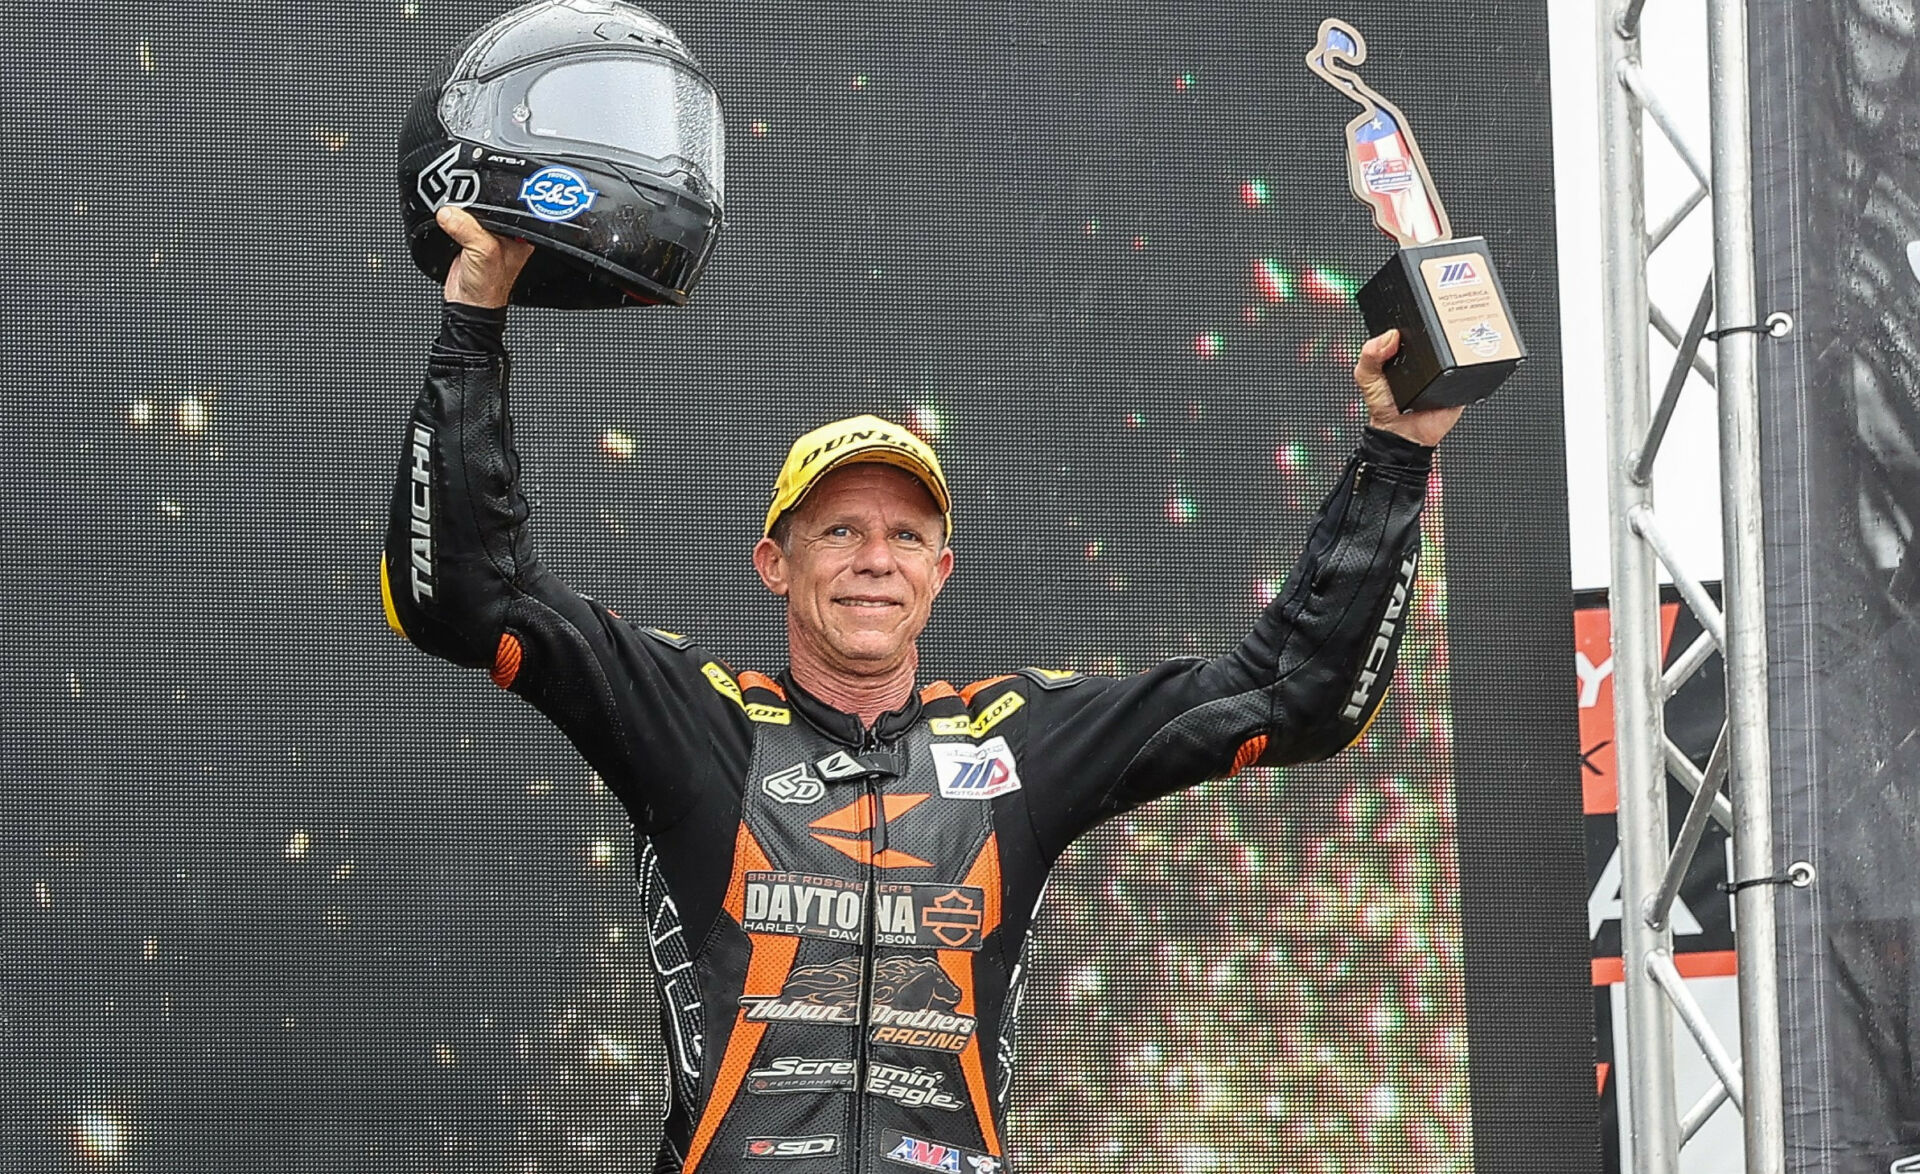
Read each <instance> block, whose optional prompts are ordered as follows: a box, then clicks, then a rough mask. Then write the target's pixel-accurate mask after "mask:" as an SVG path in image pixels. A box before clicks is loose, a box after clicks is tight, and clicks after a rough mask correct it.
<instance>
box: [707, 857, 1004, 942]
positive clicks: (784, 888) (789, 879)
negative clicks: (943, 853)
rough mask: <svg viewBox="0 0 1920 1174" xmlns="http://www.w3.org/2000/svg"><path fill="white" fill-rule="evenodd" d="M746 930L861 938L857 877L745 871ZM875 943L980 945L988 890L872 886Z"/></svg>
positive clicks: (860, 894)
mask: <svg viewBox="0 0 1920 1174" xmlns="http://www.w3.org/2000/svg"><path fill="white" fill-rule="evenodd" d="M746 880H747V888H746V903H745V904H746V907H745V909H744V910H743V912H744V913H745V915H746V916H745V917H743V918H742V919H741V922H740V928H742V929H744V930H746V931H747V932H748V933H772V934H784V935H787V936H789V937H800V938H825V939H826V940H828V941H834V942H851V943H858V942H859V941H861V940H862V936H863V935H862V932H861V931H862V929H863V927H864V924H865V921H866V917H865V913H866V908H865V901H864V900H863V896H864V892H863V886H862V885H861V884H860V882H859V881H850V880H843V879H841V878H840V877H834V876H812V875H808V874H805V873H797V872H749V873H747V878H746ZM874 902H875V908H874V917H873V940H874V943H875V944H876V945H881V946H895V947H904V948H907V949H920V950H978V949H979V948H980V946H981V943H982V936H981V932H980V931H981V929H982V928H983V927H984V926H985V910H986V905H987V897H986V891H985V890H984V889H981V888H979V887H977V886H975V885H945V884H926V883H915V882H909V881H887V882H883V883H881V884H878V885H875V886H874Z"/></svg>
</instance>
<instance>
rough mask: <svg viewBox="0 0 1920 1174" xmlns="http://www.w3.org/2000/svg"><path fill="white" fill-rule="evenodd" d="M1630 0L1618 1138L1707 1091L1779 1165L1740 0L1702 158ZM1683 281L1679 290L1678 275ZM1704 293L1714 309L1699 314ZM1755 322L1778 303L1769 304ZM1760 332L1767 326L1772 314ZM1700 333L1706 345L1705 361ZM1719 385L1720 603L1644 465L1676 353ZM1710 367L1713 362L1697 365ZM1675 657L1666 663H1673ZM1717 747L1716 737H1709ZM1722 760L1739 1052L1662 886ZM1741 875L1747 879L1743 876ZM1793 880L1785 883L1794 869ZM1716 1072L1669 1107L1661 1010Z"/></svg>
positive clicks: (1616, 344) (1623, 19) (1616, 189)
mask: <svg viewBox="0 0 1920 1174" xmlns="http://www.w3.org/2000/svg"><path fill="white" fill-rule="evenodd" d="M1644 4H1645V0H1600V3H1599V4H1598V5H1597V9H1598V16H1599V22H1598V23H1599V29H1598V34H1599V41H1600V44H1599V48H1600V63H1601V70H1600V124H1601V127H1600V129H1601V153H1602V159H1601V190H1602V195H1601V217H1602V221H1603V226H1602V227H1603V234H1604V235H1603V239H1604V242H1605V243H1604V248H1603V250H1602V257H1601V279H1602V286H1603V294H1602V298H1603V307H1604V324H1603V329H1604V335H1605V344H1606V357H1605V379H1606V399H1607V508H1608V524H1609V539H1610V549H1611V563H1612V572H1613V586H1612V590H1611V591H1610V593H1609V610H1610V612H1611V622H1612V628H1613V656H1614V723H1615V745H1616V750H1617V762H1618V781H1619V817H1618V824H1619V829H1620V859H1621V901H1622V906H1623V910H1624V914H1625V915H1624V916H1623V917H1622V919H1621V951H1622V954H1623V955H1624V958H1623V961H1624V966H1623V972H1624V978H1623V981H1624V983H1625V987H1626V992H1625V993H1626V1016H1625V1021H1624V1023H1623V1025H1622V1031H1621V1033H1620V1034H1621V1036H1623V1037H1624V1049H1623V1051H1624V1054H1623V1056H1622V1058H1621V1061H1620V1065H1619V1073H1620V1087H1621V1090H1622V1093H1623V1096H1624V1121H1625V1123H1626V1128H1627V1133H1628V1138H1627V1145H1626V1147H1625V1153H1626V1154H1627V1156H1628V1157H1627V1160H1628V1163H1629V1167H1628V1168H1629V1169H1630V1170H1631V1171H1632V1174H1677V1171H1678V1169H1679V1162H1680V1149H1681V1147H1682V1146H1684V1145H1685V1144H1686V1142H1687V1140H1688V1139H1689V1138H1691V1137H1692V1136H1693V1135H1694V1133H1695V1132H1696V1131H1697V1130H1698V1129H1699V1128H1700V1126H1701V1124H1703V1123H1704V1122H1705V1120H1706V1119H1707V1117H1708V1116H1710V1115H1711V1114H1712V1113H1713V1112H1714V1110H1715V1109H1717V1108H1719V1107H1720V1106H1721V1105H1722V1104H1727V1103H1731V1104H1733V1105H1734V1106H1735V1108H1736V1109H1737V1110H1738V1111H1739V1112H1740V1113H1741V1114H1742V1116H1743V1127H1744V1138H1745V1168H1746V1170H1747V1172H1748V1174H1782V1171H1784V1169H1785V1157H1784V1148H1785V1147H1784V1124H1783V1117H1782V1111H1781V1104H1782V1101H1781V1064H1780V1017H1779V971H1778V961H1777V959H1776V957H1775V953H1774V937H1775V923H1774V901H1775V891H1776V889H1777V887H1778V882H1779V881H1780V880H1781V879H1782V878H1780V877H1777V876H1775V875H1774V867H1773V842H1772V802H1773V797H1772V786H1771V783H1772V775H1771V764H1770V762H1769V759H1768V743H1767V732H1768V724H1767V650H1766V611H1765V598H1764V594H1763V579H1762V565H1761V556H1762V547H1761V518H1760V457H1759V416H1758V410H1757V396H1756V383H1755V365H1756V364H1755V351H1756V347H1757V345H1758V339H1759V336H1760V332H1761V331H1762V329H1763V326H1762V324H1761V323H1760V322H1759V321H1758V311H1757V310H1756V308H1755V305H1754V300H1755V298H1754V260H1753V240H1754V235H1753V205H1752V200H1753V194H1752V163H1751V140H1750V133H1751V132H1750V126H1749V121H1748V119H1749V113H1748V92H1747V85H1748V75H1747V44H1746V37H1747V27H1746V0H1706V8H1707V46H1708V62H1709V66H1708V68H1709V78H1708V92H1709V96H1710V98H1709V102H1710V105H1709V118H1708V122H1709V125H1710V127H1711V129H1712V144H1711V152H1710V156H1711V167H1710V169H1709V171H1708V173H1707V174H1704V175H1703V174H1702V168H1701V166H1700V164H1699V161H1698V156H1697V154H1696V153H1695V152H1694V151H1693V150H1692V149H1691V148H1690V147H1689V145H1688V144H1687V143H1686V142H1684V141H1683V140H1682V139H1681V137H1680V132H1679V129H1678V127H1677V125H1676V123H1675V121H1674V119H1673V118H1672V117H1671V115H1670V113H1669V108H1668V107H1667V106H1666V105H1665V104H1664V103H1662V102H1661V100H1660V98H1659V95H1658V94H1657V92H1656V89H1655V87H1654V86H1653V85H1652V84H1651V82H1650V79H1649V78H1648V77H1647V76H1646V75H1645V74H1644V73H1643V72H1642V71H1641V67H1640V40H1639V32H1640V30H1639V23H1640V16H1641V10H1642V8H1643V6H1644ZM1643 114H1645V115H1646V116H1647V117H1649V118H1650V119H1651V120H1652V121H1653V123H1654V125H1655V126H1656V127H1657V128H1658V129H1659V130H1660V131H1661V133H1662V134H1663V135H1664V136H1665V137H1666V138H1667V139H1668V141H1669V142H1670V143H1671V144H1672V146H1673V148H1674V149H1675V150H1676V151H1677V152H1678V153H1679V154H1680V156H1681V158H1682V159H1683V160H1684V161H1685V162H1686V163H1687V165H1688V167H1689V168H1690V169H1691V170H1692V171H1693V172H1694V174H1695V176H1696V177H1698V178H1700V179H1701V180H1703V181H1705V182H1707V183H1708V185H1709V188H1710V194H1711V197H1712V217H1713V272H1712V274H1710V275H1709V278H1708V281H1709V284H1708V287H1707V289H1706V290H1704V291H1702V292H1701V294H1700V295H1699V304H1698V309H1696V311H1695V314H1694V318H1693V321H1692V322H1691V323H1690V325H1689V327H1688V329H1687V331H1686V332H1685V334H1684V336H1683V335H1682V334H1681V333H1680V332H1679V331H1677V330H1675V329H1673V327H1672V324H1671V323H1670V322H1668V321H1667V320H1666V318H1665V316H1664V315H1663V314H1662V313H1661V312H1660V309H1659V307H1658V306H1657V305H1656V304H1654V301H1653V299H1652V298H1651V297H1650V296H1649V292H1648V288H1647V260H1648V256H1649V254H1650V253H1651V252H1652V251H1653V250H1654V249H1657V248H1658V247H1659V246H1660V244H1661V242H1662V241H1664V240H1665V239H1666V238H1667V236H1668V235H1669V234H1670V233H1671V232H1672V231H1673V229H1674V227H1676V226H1677V225H1678V223H1679V222H1680V221H1681V220H1682V219H1684V218H1685V217H1686V215H1687V214H1688V213H1689V212H1690V211H1692V209H1693V207H1694V206H1695V205H1697V204H1698V203H1699V202H1700V198H1699V195H1698V193H1695V194H1694V195H1693V196H1691V197H1690V198H1689V199H1688V200H1687V201H1686V202H1685V203H1684V204H1683V206H1682V207H1681V208H1679V209H1678V210H1676V211H1674V212H1672V213H1670V214H1668V215H1667V216H1666V217H1665V219H1663V221H1662V223H1661V228H1660V231H1659V232H1658V234H1657V235H1656V236H1655V237H1653V238H1650V237H1649V236H1648V233H1647V228H1646V197H1645V176H1644V169H1643V156H1642V143H1641V125H1642V123H1641V117H1642V115H1643ZM1689 292H1690V291H1689ZM1709 309H1712V310H1714V311H1715V312H1716V316H1717V317H1718V320H1719V323H1720V329H1718V330H1715V331H1706V330H1705V329H1704V327H1705V324H1706V315H1707V313H1708V311H1709ZM1765 325H1766V326H1768V327H1771V326H1773V325H1774V324H1773V323H1767V324H1765ZM1649 327H1652V328H1656V329H1659V330H1660V331H1661V333H1662V335H1663V336H1664V337H1666V338H1667V339H1668V341H1669V342H1672V343H1674V344H1675V346H1676V347H1677V353H1676V355H1675V357H1674V365H1673V373H1672V375H1671V376H1670V377H1669V379H1668V381H1667V390H1666V394H1665V395H1664V396H1663V397H1662V402H1661V405H1660V409H1659V411H1658V412H1657V413H1656V412H1655V411H1654V410H1653V408H1652V405H1651V402H1650V400H1651V397H1650V395H1649V387H1650V381H1649V373H1648V367H1647V364H1648V339H1647V333H1648V329H1649ZM1767 332H1768V333H1772V332H1773V331H1771V330H1769V331H1767ZM1703 337H1707V338H1712V339H1713V340H1714V342H1715V346H1716V355H1715V361H1714V362H1713V363H1712V364H1711V365H1710V366H1709V365H1708V364H1707V363H1706V362H1705V358H1704V356H1702V355H1700V354H1699V353H1698V347H1699V345H1700V343H1701V341H1702V339H1703ZM1690 369H1691V370H1693V371H1696V372H1698V373H1699V374H1701V376H1702V378H1703V380H1705V381H1708V382H1709V384H1710V386H1712V387H1714V389H1715V390H1716V392H1717V395H1718V399H1719V424H1720V461H1719V475H1720V486H1721V493H1720V500H1721V509H1722V515H1723V516H1722V521H1723V530H1722V534H1723V544H1724V549H1723V551H1722V554H1723V557H1724V571H1723V575H1722V598H1723V604H1724V606H1723V607H1722V608H1715V607H1714V605H1713V603H1712V601H1711V600H1710V599H1709V598H1708V597H1707V595H1706V593H1705V591H1704V589H1702V588H1701V587H1700V585H1699V582H1698V580H1697V579H1695V578H1694V577H1693V576H1691V575H1689V574H1688V573H1687V570H1686V567H1685V562H1686V559H1687V554H1688V552H1687V551H1685V550H1680V549H1676V548H1675V547H1674V546H1673V545H1671V544H1670V543H1668V542H1666V541H1665V540H1664V539H1663V537H1662V534H1663V532H1662V530H1661V527H1660V526H1659V524H1658V521H1657V517H1658V515H1657V513H1656V509H1655V500H1654V485H1653V479H1652V477H1651V476H1650V474H1651V471H1652V469H1653V467H1654V459H1655V457H1656V456H1657V455H1658V449H1659V446H1660V442H1661V440H1662V439H1663V437H1664V434H1665V425H1666V421H1667V418H1668V417H1669V416H1670V415H1671V413H1672V410H1673V401H1674V400H1675V399H1676V398H1677V396H1678V395H1679V393H1680V390H1681V387H1682V385H1683V384H1684V383H1685V382H1686V381H1687V374H1688V371H1689V370H1690ZM1709 373H1710V374H1709ZM1661 565H1664V566H1665V567H1666V570H1667V573H1668V576H1669V577H1670V578H1671V579H1672V580H1673V581H1674V582H1675V583H1676V584H1678V585H1679V586H1680V587H1681V588H1682V596H1683V598H1684V599H1685V600H1686V602H1687V605H1688V606H1689V607H1690V608H1691V609H1692V610H1693V611H1694V612H1695V613H1696V616H1697V618H1698V619H1699V620H1700V623H1701V627H1702V629H1703V633H1704V634H1703V636H1702V638H1701V640H1700V641H1698V642H1696V644H1695V645H1694V647H1693V648H1690V649H1689V650H1688V651H1687V653H1686V655H1685V656H1684V657H1683V658H1682V660H1683V661H1684V662H1685V664H1686V668H1685V671H1684V672H1683V673H1678V674H1677V675H1678V676H1680V677H1684V676H1686V675H1691V673H1692V671H1693V670H1694V669H1697V668H1698V667H1699V665H1700V663H1701V662H1702V661H1704V660H1705V659H1706V658H1707V657H1708V656H1710V655H1711V654H1712V652H1713V651H1715V650H1716V646H1717V650H1718V651H1719V652H1720V653H1721V655H1722V656H1723V658H1724V665H1725V671H1726V691H1727V725H1726V728H1725V729H1724V730H1723V731H1722V734H1721V738H1720V741H1719V743H1718V744H1717V746H1716V750H1715V754H1714V762H1713V763H1711V764H1710V765H1709V767H1708V770H1707V772H1706V774H1705V775H1704V776H1703V775H1702V774H1701V772H1700V771H1698V770H1697V769H1695V768H1694V766H1693V764H1692V763H1691V762H1688V761H1686V760H1685V759H1684V757H1682V758H1680V759H1679V760H1678V761H1677V762H1675V761H1671V759H1672V754H1671V747H1670V744H1669V743H1668V741H1667V738H1666V733H1665V725H1664V721H1663V715H1662V707H1663V706H1664V704H1665V701H1666V699H1667V697H1668V696H1670V695H1671V694H1672V692H1673V691H1674V688H1675V687H1677V685H1676V686H1669V685H1666V684H1663V681H1662V672H1661V664H1660V654H1661V649H1660V628H1661V625H1660V594H1659V579H1658V569H1659V567H1660V566H1661ZM1676 668H1679V666H1676ZM1722 750H1724V757H1723V753H1722ZM1723 763H1724V768H1725V770H1726V774H1727V788H1726V792H1727V798H1728V799H1729V800H1730V801H1731V809H1732V825H1733V841H1734V845H1733V846H1734V861H1735V864H1734V869H1735V873H1734V877H1735V881H1736V888H1735V898H1734V900H1735V908H1734V912H1735V926H1734V933H1735V937H1734V946H1735V951H1736V955H1737V958H1738V971H1737V974H1738V984H1739V1004H1740V1045H1741V1046H1740V1054H1739V1056H1738V1057H1737V1058H1736V1057H1734V1056H1733V1055H1731V1054H1730V1053H1729V1051H1728V1050H1727V1049H1726V1047H1725V1046H1724V1044H1723V1043H1722V1042H1721V1041H1720V1040H1719V1039H1718V1038H1717V1037H1716V1036H1715V1035H1714V1033H1713V1029H1712V1026H1711V1025H1710V1024H1709V1023H1708V1022H1707V1021H1706V1019H1705V1016H1704V1015H1702V1014H1701V1012H1700V1009H1699V1007H1698V1006H1697V1005H1696V1004H1695V1003H1694V1001H1693V999H1692V997H1691V996H1690V995H1689V994H1688V993H1687V991H1686V988H1685V985H1684V983H1683V982H1682V980H1681V979H1680V976H1679V972H1678V971H1677V970H1676V969H1675V966H1674V962H1673V942H1672V937H1671V931H1670V929H1669V927H1668V925H1667V918H1666V912H1667V906H1668V903H1669V902H1670V901H1671V897H1672V893H1671V890H1672V889H1673V888H1674V887H1675V885H1676V884H1677V878H1678V877H1679V876H1681V875H1683V874H1684V873H1685V871H1686V868H1687V865H1688V863H1689V862H1690V860H1691V857H1692V854H1693V852H1694V849H1695V847H1696V846H1697V845H1698V843H1699V838H1700V835H1699V833H1700V831H1701V830H1702V828H1703V827H1704V825H1705V822H1706V819H1707V817H1708V814H1709V812H1710V811H1711V810H1712V807H1713V805H1715V804H1717V803H1718V801H1719V800H1718V797H1717V796H1716V795H1715V794H1714V791H1715V790H1716V789H1717V788H1718V786H1719V777H1718V772H1719V770H1720V769H1721V767H1722V764H1723ZM1669 771H1672V772H1673V773H1674V774H1675V777H1677V778H1680V780H1681V781H1682V782H1690V783H1692V784H1694V786H1695V789H1696V790H1697V791H1698V793H1699V797H1698V798H1697V799H1696V802H1695V805H1694V807H1693V809H1691V810H1690V811H1689V814H1688V821H1687V826H1686V828H1684V829H1683V831H1682V834H1681V837H1680V840H1679V843H1678V844H1677V845H1676V844H1674V843H1673V842H1672V841H1670V840H1669V838H1668V828H1669V824H1668V816H1667V787H1668V783H1667V776H1668V772H1669ZM1743 882H1744V883H1743ZM1795 883H1800V882H1798V881H1796V882H1795ZM1676 1015H1677V1016H1678V1017H1679V1019H1680V1021H1681V1023H1682V1024H1683V1025H1684V1026H1685V1027H1686V1028H1687V1033H1688V1035H1689V1036H1691V1037H1692V1041H1693V1043H1694V1044H1695V1045H1697V1046H1698V1047H1699V1049H1700V1051H1701V1053H1702V1055H1703V1056H1704V1057H1705V1058H1706V1060H1707V1061H1708V1064H1709V1066H1710V1067H1711V1068H1712V1070H1713V1071H1714V1072H1715V1074H1716V1085H1715V1087H1714V1088H1712V1089H1710V1090H1709V1091H1708V1093H1707V1095H1706V1096H1704V1097H1701V1098H1699V1099H1698V1100H1697V1101H1696V1102H1695V1104H1694V1106H1693V1107H1692V1108H1691V1109H1690V1110H1689V1111H1688V1113H1687V1114H1686V1117H1685V1119H1684V1121H1683V1120H1682V1119H1681V1118H1680V1116H1679V1113H1678V1109H1677V1105H1678V1101H1677V1097H1676V1089H1675V1087H1674V1032H1673V1022H1674V1017H1675V1016H1676Z"/></svg>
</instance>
